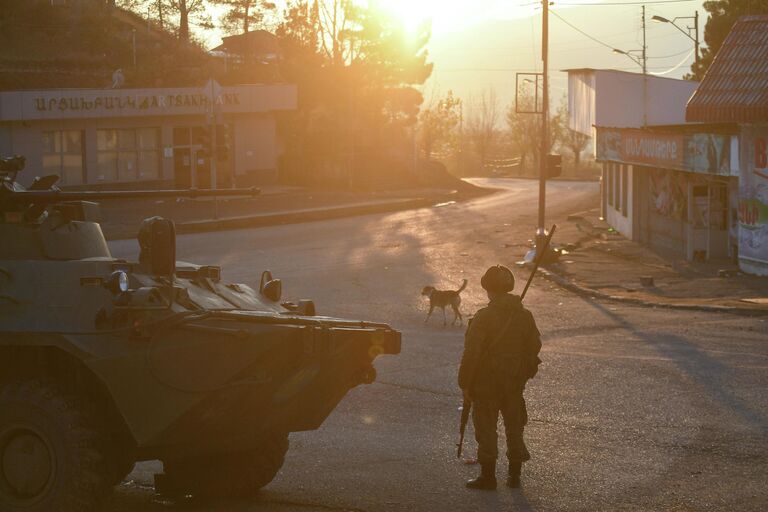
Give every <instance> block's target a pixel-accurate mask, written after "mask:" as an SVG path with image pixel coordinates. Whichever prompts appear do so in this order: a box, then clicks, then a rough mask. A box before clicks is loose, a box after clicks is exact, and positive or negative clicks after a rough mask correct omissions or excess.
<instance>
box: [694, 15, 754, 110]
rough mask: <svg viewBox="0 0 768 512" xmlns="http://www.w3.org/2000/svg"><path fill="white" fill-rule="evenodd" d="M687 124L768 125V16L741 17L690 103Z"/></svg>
mask: <svg viewBox="0 0 768 512" xmlns="http://www.w3.org/2000/svg"><path fill="white" fill-rule="evenodd" d="M685 119H686V121H703V122H740V123H755V122H768V16H766V15H760V16H742V17H741V18H739V19H738V21H736V23H735V24H734V25H733V28H732V29H731V32H730V33H729V34H728V36H727V37H726V38H725V41H724V42H723V46H722V47H721V48H720V51H719V52H717V55H716V56H715V59H714V60H713V61H712V64H711V65H710V67H709V69H708V70H707V73H706V74H705V75H704V80H702V82H701V85H699V88H698V89H697V90H696V92H695V93H694V94H693V96H692V97H691V99H690V100H689V101H688V105H687V107H686V112H685Z"/></svg>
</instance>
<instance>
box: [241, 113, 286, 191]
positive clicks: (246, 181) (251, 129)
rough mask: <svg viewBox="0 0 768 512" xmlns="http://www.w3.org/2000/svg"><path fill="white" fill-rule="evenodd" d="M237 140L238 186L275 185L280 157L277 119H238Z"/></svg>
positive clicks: (272, 117) (262, 116)
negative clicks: (271, 183) (273, 183)
mask: <svg viewBox="0 0 768 512" xmlns="http://www.w3.org/2000/svg"><path fill="white" fill-rule="evenodd" d="M234 139H235V140H234V143H235V148H236V151H235V170H236V171H235V172H236V176H237V177H236V180H237V184H238V185H239V186H244V185H260V184H265V183H270V182H274V181H275V180H276V179H277V155H278V147H277V134H276V127H275V118H274V116H266V115H260V116H238V121H237V123H235V134H234Z"/></svg>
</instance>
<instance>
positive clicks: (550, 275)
mask: <svg viewBox="0 0 768 512" xmlns="http://www.w3.org/2000/svg"><path fill="white" fill-rule="evenodd" d="M539 272H541V275H542V276H544V278H546V279H548V280H550V281H552V282H553V283H555V284H557V285H558V286H560V287H561V288H565V289H566V290H568V291H571V292H573V293H575V294H576V295H580V296H582V297H588V298H591V299H595V298H599V299H603V300H609V301H613V302H622V303H625V304H633V305H636V306H642V307H648V308H667V309H679V310H687V311H706V312H712V313H729V314H732V315H739V316H765V315H768V309H754V308H739V307H734V306H717V305H711V304H672V303H668V302H652V301H648V300H643V299H635V298H633V297H622V296H620V295H609V294H607V293H603V292H599V291H597V290H593V289H592V288H586V287H584V286H579V285H577V284H576V283H574V282H573V281H571V280H570V279H568V278H566V277H563V276H562V275H560V274H558V273H556V272H554V271H552V270H547V269H544V268H540V269H539Z"/></svg>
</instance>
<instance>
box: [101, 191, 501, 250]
mask: <svg viewBox="0 0 768 512" xmlns="http://www.w3.org/2000/svg"><path fill="white" fill-rule="evenodd" d="M470 187H471V188H470ZM488 192H491V191H486V190H485V189H480V188H478V187H472V186H469V187H465V188H464V189H463V190H461V191H456V190H450V189H438V188H419V189H403V190H391V191H384V192H376V193H371V192H345V191H334V190H316V189H307V188H299V187H265V188H262V190H261V194H260V195H258V196H255V197H247V198H221V199H218V200H216V201H214V200H212V199H211V198H198V199H187V198H178V199H163V200H155V199H150V200H141V199H139V200H126V201H104V202H102V203H101V211H102V223H101V226H102V230H103V231H104V235H105V236H106V237H107V239H108V240H117V239H126V238H134V237H135V236H136V234H137V233H138V231H139V226H140V224H141V221H142V220H143V219H145V218H147V217H152V216H155V215H158V216H161V217H166V218H169V219H172V220H173V221H174V222H175V223H176V230H177V232H178V233H193V232H203V231H217V230H223V229H241V228H249V227H261V226H271V225H279V224H291V223H297V222H310V221H317V220H325V219H333V218H340V217H349V216H354V215H366V214H371V213H383V212H392V211H400V210H406V209H410V208H420V207H423V206H429V205H431V204H435V203H440V202H444V201H452V200H461V199H464V198H467V197H472V196H475V195H481V194H483V193H488Z"/></svg>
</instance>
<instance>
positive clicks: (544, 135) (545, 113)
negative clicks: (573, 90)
mask: <svg viewBox="0 0 768 512" xmlns="http://www.w3.org/2000/svg"><path fill="white" fill-rule="evenodd" d="M549 1H550V0H541V5H542V8H543V9H542V15H541V60H542V61H543V70H542V71H543V74H542V89H543V90H542V93H541V98H542V102H543V105H542V111H541V155H540V157H539V223H538V224H539V225H538V227H537V228H536V251H537V254H536V256H541V255H540V254H538V251H539V250H540V249H541V248H543V247H544V243H543V242H544V239H545V238H546V236H547V235H546V231H547V230H546V227H545V224H544V223H545V222H546V218H545V215H544V212H545V209H546V201H547V170H548V169H547V168H548V163H549Z"/></svg>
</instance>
